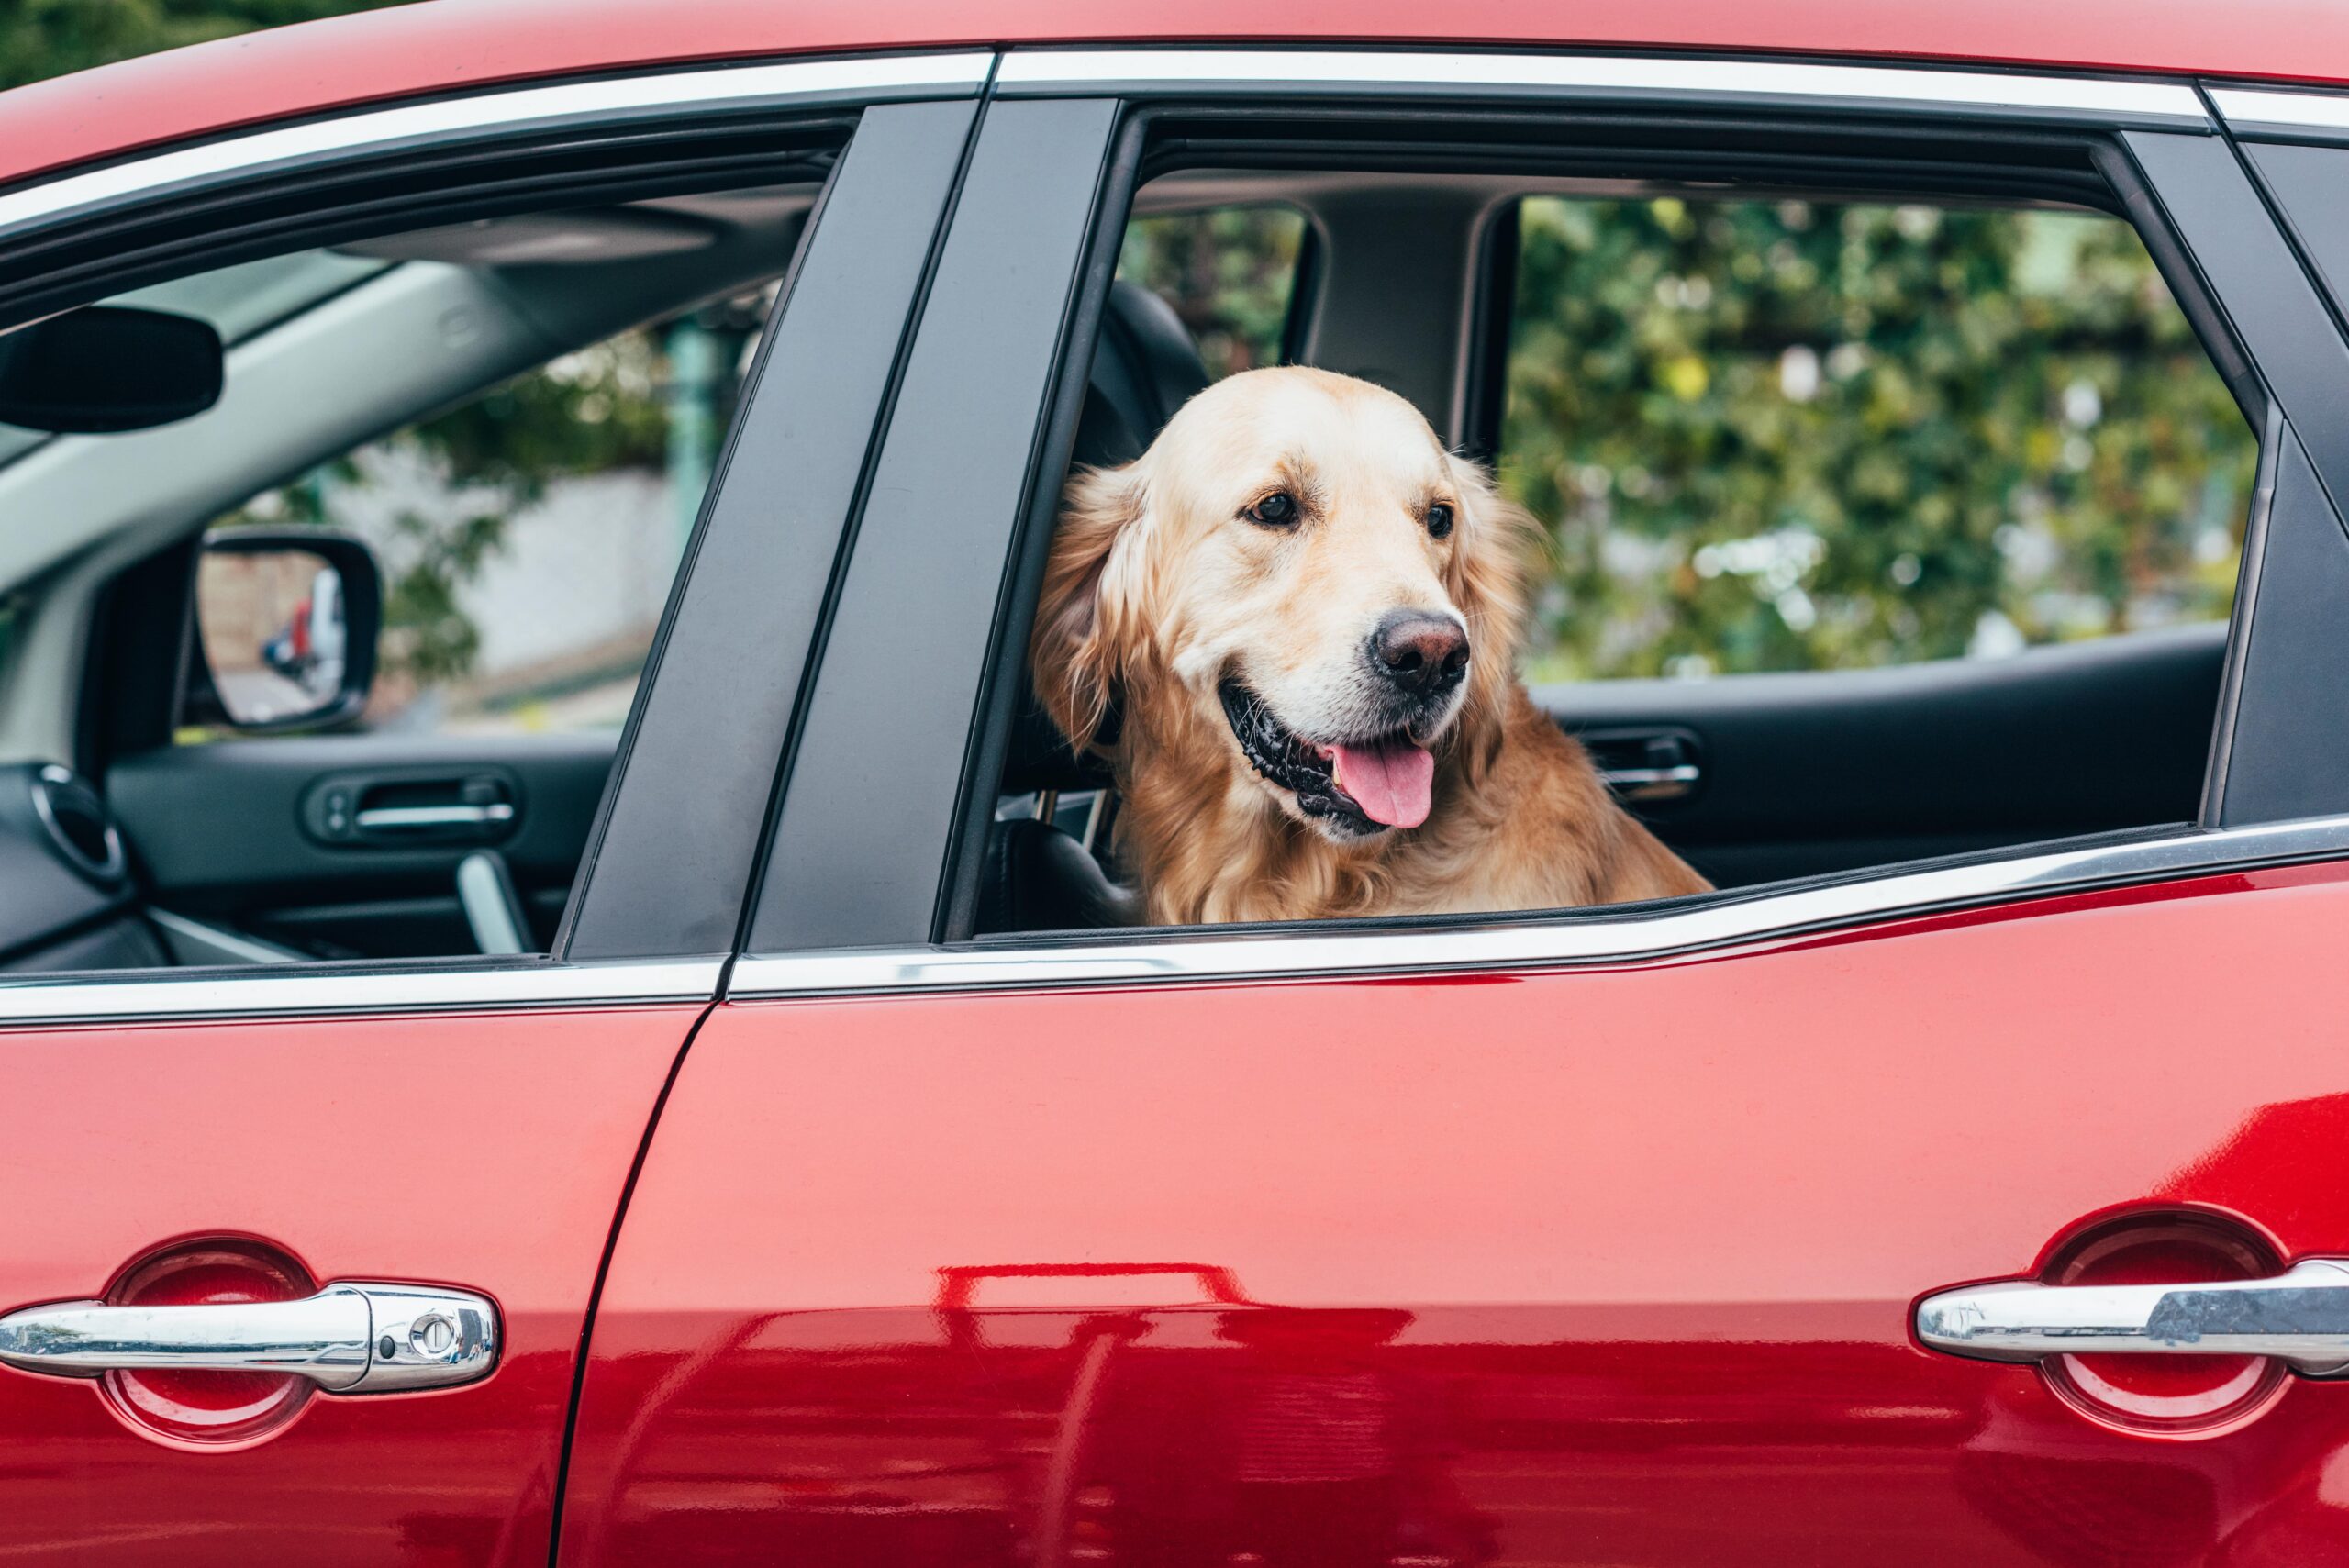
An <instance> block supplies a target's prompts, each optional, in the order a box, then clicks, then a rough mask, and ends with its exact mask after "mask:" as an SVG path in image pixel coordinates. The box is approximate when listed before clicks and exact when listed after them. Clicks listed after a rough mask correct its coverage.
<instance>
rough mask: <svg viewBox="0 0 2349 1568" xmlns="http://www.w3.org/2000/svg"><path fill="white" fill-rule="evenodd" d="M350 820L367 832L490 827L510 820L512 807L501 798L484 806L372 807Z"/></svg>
mask: <svg viewBox="0 0 2349 1568" xmlns="http://www.w3.org/2000/svg"><path fill="white" fill-rule="evenodd" d="M352 820H353V821H355V822H356V823H358V825H359V828H360V830H361V831H362V832H368V833H380V832H383V831H384V830H385V829H386V828H390V829H394V830H396V829H399V828H492V827H495V826H496V825H497V824H499V823H501V822H511V821H513V820H514V807H513V806H511V805H509V804H507V802H505V801H502V800H499V801H492V802H491V803H490V804H488V805H486V806H370V807H368V808H367V809H366V810H364V811H362V812H361V813H360V814H359V815H358V816H357V817H354V818H352Z"/></svg>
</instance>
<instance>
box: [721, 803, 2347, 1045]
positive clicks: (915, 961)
mask: <svg viewBox="0 0 2349 1568" xmlns="http://www.w3.org/2000/svg"><path fill="white" fill-rule="evenodd" d="M2344 855H2349V817H2321V818H2316V819H2312V820H2310V821H2305V822H2288V823H2280V824H2276V825H2272V826H2265V827H2256V828H2229V829H2226V830H2224V831H2219V832H2199V831H2198V832H2182V833H2179V834H2177V835H2176V836H2175V837H2172V838H2164V839H2141V840H2136V841H2134V842H2132V843H2126V844H2114V845H2108V846H2104V847H2101V848H2095V849H2080V850H2069V851H2056V852H2053V853H2046V854H2037V855H2030V854H2026V855H2022V856H2019V857H2018V858H2016V859H2013V860H2006V861H1995V862H1985V863H1975V864H1968V865H1961V866H1947V867H1943V868H1941V869H1939V870H1929V871H1917V872H1909V873H1896V874H1892V875H1888V876H1879V877H1873V878H1868V879H1865V880H1863V881H1855V882H1844V883H1837V884H1833V885H1831V886H1826V887H1808V888H1798V889H1793V890H1790V891H1788V892H1786V893H1780V894H1764V895H1759V896H1753V897H1739V896H1736V895H1731V896H1728V897H1726V898H1723V899H1720V900H1717V901H1715V902H1711V903H1707V904H1702V905H1698V906H1696V907H1693V908H1664V909H1656V910H1653V911H1631V912H1627V913H1624V914H1622V915H1620V916H1614V917H1609V916H1604V915H1599V916H1591V915H1575V916H1571V917H1566V918H1563V919H1552V920H1548V921H1542V920H1524V921H1510V922H1506V923H1504V922H1498V921H1496V922H1494V923H1493V924H1490V925H1480V926H1445V927H1433V928H1429V929H1422V930H1416V931H1397V930H1392V929H1382V930H1365V931H1355V932H1347V931H1339V930H1330V929H1326V928H1323V929H1311V930H1290V931H1286V932H1280V931H1268V932H1259V933H1249V932H1246V931H1241V930H1232V931H1230V932H1229V934H1226V933H1214V934H1210V933H1208V932H1204V931H1203V932H1201V933H1200V934H1199V935H1197V936H1175V937H1158V938H1153V939H1147V940H1135V941H1129V942H1119V941H1108V942H1094V941H1078V942H1069V943H1065V944H1063V945H1060V946H1055V947H1041V946H1030V947H1015V946H1010V945H999V944H995V943H974V944H971V945H969V946H965V947H953V948H949V947H932V948H907V949H890V950H870V949H854V950H847V951H837V952H808V953H791V954H785V955H780V956H775V957H757V958H744V959H742V960H740V961H739V962H737V963H736V964H735V966H734V973H733V977H732V979H731V980H730V981H729V984H728V986H727V996H728V999H729V1000H735V999H739V998H742V997H751V996H796V995H826V994H832V993H839V992H889V991H933V990H970V989H980V988H989V987H1020V988H1026V987H1064V986H1092V985H1122V984H1132V983H1135V982H1139V981H1153V980H1236V979H1264V978H1306V977H1329V976H1346V975H1356V974H1370V973H1381V974H1397V973H1420V972H1430V971H1443V970H1464V969H1476V970H1492V969H1508V970H1516V969H1537V968H1550V967H1557V966H1561V965H1570V964H1604V963H1620V962H1635V961H1642V960H1653V959H1663V958H1673V957H1677V956H1679V955H1682V954H1688V953H1697V952H1702V951H1709V950H1712V949H1719V948H1724V947H1732V946H1736V945H1739V944H1742V943H1746V942H1753V941H1758V940H1776V939H1781V938H1786V937H1791V936H1796V935H1799V934H1802V933H1806V932H1811V931H1820V930H1826V929H1834V928H1838V927H1845V926H1854V925H1863V924H1866V923H1869V922H1873V921H1878V920H1886V919H1892V918H1896V917H1904V916H1911V915H1919V914H1930V913H1933V912H1936V911H1940V910H1945V909H1952V908H1963V907H1969V906H1978V905H1985V904H1997V903H2002V902H2008V901H2012V900H2017V899H2023V898H2031V897H2037V896H2043V895H2047V894H2052V893H2059V892H2065V891H2070V890H2074V889H2079V888H2086V887H2095V886H2107V885H2112V884H2125V883H2138V882H2153V881H2160V880H2164V879H2167V878H2172V877H2188V876H2196V875H2201V874H2204V873H2210V872H2216V871H2223V870H2234V869H2240V868H2242V867H2245V866H2253V865H2262V864H2273V863H2277V862H2288V861H2305V860H2323V859H2330V858H2335V857H2341V856H2344Z"/></svg>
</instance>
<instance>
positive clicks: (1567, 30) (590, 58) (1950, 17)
mask: <svg viewBox="0 0 2349 1568" xmlns="http://www.w3.org/2000/svg"><path fill="white" fill-rule="evenodd" d="M1177 41H1193V42H1200V41H1230V42H1260V43H1275V42H1277V43H1287V42H1300V41H1327V42H1343V43H1390V44H1401V43H1412V44H1434V45H1440V46H1445V47H1454V46H1461V45H1474V44H1486V45H1498V46H1527V45H1538V46H1556V47H1562V48H1597V49H1655V50H1766V51H1771V52H1777V53H1799V54H1842V55H1881V56H1905V57H1909V58H1913V59H1920V60H1940V61H1987V62H2003V63H2010V64H2021V65H2035V66H2051V67H2070V68H2081V69H2092V70H2104V71H2123V72H2196V73H2201V74H2210V75H2221V76H2241V77H2271V78H2279V79H2288V80H2298V81H2338V80H2343V79H2349V7H2343V6H2339V5H2337V4H2334V3H2333V0H2226V3H2224V4H2213V3H2212V0H2073V3H2072V4H2068V5H2064V6H2047V5H2043V4H2040V3H2038V0H1976V3H1975V4H1972V5H1965V6H1926V5H1887V4H1885V3H1884V0H1778V3H1777V4H1774V5H1768V6H1757V5H1753V4H1749V3H1747V0H1681V3H1679V4H1675V5H1658V4H1656V3H1655V0H1582V3H1580V4H1576V5H1574V6H1560V5H1557V4H1555V3H1553V0H1470V3H1469V4H1466V5H1464V6H1452V7H1447V8H1445V9H1443V10H1442V12H1440V13H1439V12H1437V11H1432V10H1431V9H1430V8H1429V7H1428V6H1425V5H1423V4H1413V3H1410V0H1311V3H1308V4H1293V5H1287V6H1264V5H1260V4H1252V3H1250V0H1182V3H1181V4H1172V3H1168V0H1157V3H1155V4H1149V5H1123V6H1102V5H1099V4H1096V3H1092V0H1000V3H999V4H996V5H991V6H974V5H973V4H971V3H970V0H878V3H874V4H864V3H862V0H802V3H800V4H796V5H791V6H779V5H776V4H774V0H672V3H669V4H662V5H646V4H644V3H643V0H438V3H436V4H429V5H408V6H395V7H392V8H390V9H387V10H382V11H373V12H364V13H362V14H359V15H356V16H351V17H335V18H332V19H330V20H327V21H321V22H312V23H307V24H305V25H303V26H300V27H293V28H277V29H274V30H272V31H267V32H261V33H254V34H250V35H246V36H243V37H239V38H233V39H223V40H220V41H218V42H214V43H208V44H202V45H198V46H196V47H195V48H191V49H183V50H173V51H171V52H169V53H166V54H158V55H151V56H149V57H147V58H144V59H140V60H133V61H126V62H123V63H121V64H117V65H110V66H106V67H105V68H103V69H101V70H97V71H91V72H81V73H80V74H77V75H73V76H68V77H61V78H59V79H56V80H53V81H50V82H43V83H35V84H33V85H31V86H28V87H21V88H18V89H17V90H16V91H14V92H11V93H7V94H6V95H0V183H6V182H9V181H14V180H18V179H23V178H25V177H27V176H29V175H32V174H36V173H39V172H44V171H47V170H52V169H56V168H58V167H60V166H61V165H65V164H70V163H77V162H81V161H86V160H90V159H99V158H110V157H114V156H117V155H118V154H120V153H123V152H126V151H128V150H132V149H135V148H139V147H144V146H150V145H153V144H155V143H159V142H167V141H178V140H183V139H188V138H192V137H200V136H206V135H210V134H213V133H216V132H218V131H222V130H226V129H229V128H234V127H238V126H245V125H251V124H254V123H256V122H259V121H262V120H271V119H281V118H285V117H294V116H300V115H307V114H317V113H320V112H323V111H327V110H331V109H339V108H345V107H348V106H351V105H354V104H363V103H370V102H374V101H378V100H382V99H389V98H399V97H407V96H413V95H426V94H435V93H446V92H450V91H453V90H457V89H462V88H467V87H478V86H484V85H487V84H490V83H499V82H512V81H518V80H521V79H524V78H529V77H539V76H556V75H571V74H580V73H587V72H605V71H615V70H620V69H625V68H628V67H631V66H647V65H668V64H677V63H682V62H685V61H722V60H736V59H745V58H751V57H754V56H761V55H780V54H800V53H816V52H821V51H828V50H833V51H837V50H899V49H941V48H953V47H964V46H991V45H996V44H1024V43H1080V42H1103V43H1158V42H1177Z"/></svg>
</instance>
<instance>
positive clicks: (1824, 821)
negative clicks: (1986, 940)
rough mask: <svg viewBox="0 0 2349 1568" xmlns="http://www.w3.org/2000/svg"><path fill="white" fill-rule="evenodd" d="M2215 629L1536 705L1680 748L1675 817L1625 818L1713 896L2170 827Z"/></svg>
mask: <svg viewBox="0 0 2349 1568" xmlns="http://www.w3.org/2000/svg"><path fill="white" fill-rule="evenodd" d="M2225 653H2226V628H2225V627H2223V626H2217V625H2213V626H2204V627H2192V628H2186V629H2183V630H2178V631H2165V632H2154V633H2140V634H2136V635H2132V636H2124V637H2115V638H2109V639H2104V640H2101V641H2098V642H2089V643H2082V644H2077V645H2075V646H2070V647H2059V648H2052V649H2039V650H2033V651H2030V652H2027V653H2021V654H2018V655H2016V656H2014V657H2012V658H2007V659H1994V660H1952V661H1946V662H1936V663H1929V664H1910V665H1904V666H1901V667H1898V668H1895V669H1888V670H1867V671H1854V672H1843V673H1820V674H1789V675H1733V676H1727V677H1722V678H1720V679H1716V680H1710V681H1597V682H1586V683H1582V684H1573V685H1558V686H1546V687H1542V688H1540V689H1538V690H1537V691H1536V692H1535V694H1534V695H1535V697H1536V699H1537V700H1539V701H1540V702H1542V704H1543V705H1544V706H1547V707H1548V708H1549V709H1550V711H1551V712H1552V713H1553V714H1555V715H1556V716H1557V717H1558V719H1559V722H1560V723H1561V724H1563V725H1564V727H1565V728H1567V729H1568V730H1569V731H1573V732H1576V733H1581V734H1584V735H1586V736H1590V737H1594V738H1598V739H1600V740H1603V741H1604V745H1602V746H1595V747H1594V751H1596V752H1597V753H1598V760H1599V762H1600V763H1601V765H1602V766H1607V767H1609V768H1610V769H1614V768H1615V767H1616V766H1617V764H1619V763H1620V762H1628V761H1630V759H1629V758H1628V757H1627V756H1626V755H1625V754H1624V751H1623V747H1624V744H1625V742H1626V741H1627V740H1631V739H1633V738H1636V737H1639V736H1642V735H1657V734H1666V733H1678V734H1681V735H1686V736H1687V737H1689V738H1691V739H1692V740H1694V742H1695V744H1694V747H1693V748H1692V751H1691V755H1692V761H1691V762H1690V763H1689V765H1691V766H1695V767H1697V768H1698V770H1699V771H1698V777H1697V778H1696V779H1694V780H1693V781H1690V785H1689V788H1690V793H1689V794H1688V795H1686V796H1685V797H1683V798H1679V799H1669V800H1660V801H1655V802H1653V803H1646V802H1642V801H1641V800H1640V799H1638V798H1637V797H1636V795H1631V793H1630V792H1625V793H1626V794H1627V801H1626V803H1627V804H1628V805H1629V806H1631V809H1632V810H1633V811H1634V812H1636V813H1637V814H1639V815H1640V816H1641V817H1642V818H1643V819H1644V820H1645V821H1647V822H1648V823H1649V825H1650V826H1651V827H1653V828H1654V829H1655V830H1656V832H1657V833H1658V834H1659V835H1661V836H1662V837H1663V838H1664V840H1666V841H1667V842H1668V843H1670V844H1671V845H1672V847H1673V848H1674V849H1675V850H1677V851H1680V852H1681V853H1682V854H1683V855H1684V856H1686V857H1687V859H1688V860H1689V861H1690V862H1692V863H1693V864H1694V865H1696V867H1697V868H1698V870H1699V871H1701V872H1703V873H1705V874H1706V875H1707V876H1709V877H1710V878H1711V879H1712V880H1713V881H1714V882H1715V883H1716V884H1719V885H1721V886H1724V887H1733V886H1742V885H1746V884H1753V883H1759V882H1771V881H1776V880H1777V879H1779V878H1781V877H1790V876H1807V875H1812V874H1816V873H1827V872H1840V871H1849V870H1853V869H1855V868H1858V867H1862V866H1872V865H1885V864H1888V863H1891V862H1898V861H1909V860H1919V859H1922V858H1925V857H1927V856H1931V855H1942V854H1954V853H1959V852H1963V851H1972V850H1983V849H1990V848H1993V847H1996V846H1998V845H2004V844H2024V843H2031V842H2033V841H2036V840H2049V839H2061V838H2067V837H2070V836H2073V835H2076V834H2086V833H2101V832H2108V831H2111V830H2114V829H2118V828H2140V827H2147V826H2151V825H2153V824H2156V823H2171V822H2189V821H2192V820H2194V819H2195V817H2196V816H2197V815H2198V813H2199V808H2200V806H2201V795H2202V783H2203V773H2204V769H2205V767H2206V765H2207V762H2208V757H2209V753H2210V731H2211V726H2212V721H2213V718H2214V717H2215V715H2216V713H2217V708H2218V700H2219V677H2220V667H2221V663H2222V662H2223V660H2224V658H2225Z"/></svg>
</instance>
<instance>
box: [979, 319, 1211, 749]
mask: <svg viewBox="0 0 2349 1568" xmlns="http://www.w3.org/2000/svg"><path fill="white" fill-rule="evenodd" d="M1207 384H1208V370H1207V366H1206V365H1205V364H1204V363H1202V362H1201V361H1200V359H1199V350H1198V345H1197V344H1196V343H1194V342H1192V341H1191V333H1190V329H1189V328H1186V327H1185V326H1184V325H1183V318H1182V317H1179V316H1177V315H1175V307H1174V306H1171V305H1168V304H1167V303H1166V302H1165V301H1164V300H1163V299H1161V298H1159V297H1158V295H1154V294H1152V293H1151V292H1150V291H1149V290H1148V289H1146V288H1143V287H1141V285H1139V284H1130V283H1115V284H1110V285H1109V298H1108V304H1107V306H1105V308H1104V309H1103V311H1102V313H1101V340H1100V343H1099V345H1098V346H1097V347H1096V348H1095V350H1093V373H1092V375H1091V376H1090V377H1089V378H1087V381H1086V384H1085V410H1084V412H1083V413H1082V414H1081V415H1080V416H1079V417H1078V418H1077V425H1076V444H1075V450H1074V454H1073V460H1074V462H1076V463H1079V464H1082V465H1085V466H1087V467H1092V468H1113V467H1115V466H1117V465H1118V464H1119V463H1122V462H1132V461H1133V460H1134V459H1136V458H1138V457H1140V456H1141V454H1142V453H1143V452H1144V451H1145V450H1148V449H1149V446H1150V443H1151V442H1152V441H1154V440H1156V439H1158V432H1159V431H1160V430H1162V429H1163V428H1165V427H1166V421H1167V420H1169V419H1172V418H1173V417H1175V410H1176V409H1177V408H1180V407H1182V406H1183V405H1184V404H1185V403H1186V402H1188V401H1189V400H1190V398H1191V396H1192V395H1193V394H1195V393H1197V392H1199V391H1201V390H1202V389H1204V388H1205V387H1206V386H1207ZM1107 782H1108V773H1107V771H1106V770H1104V769H1103V768H1101V767H1100V766H1099V765H1098V764H1097V763H1095V762H1091V761H1089V760H1084V759H1079V758H1077V757H1076V756H1074V755H1073V754H1072V753H1071V752H1070V751H1069V749H1068V742H1067V740H1064V739H1063V737H1062V735H1061V732H1060V730H1059V728H1057V727H1055V726H1054V725H1053V723H1052V718H1051V717H1050V716H1049V715H1047V714H1046V713H1045V712H1044V710H1043V707H1042V705H1041V704H1040V703H1038V702H1037V701H1036V698H1035V694H1034V692H1033V691H1032V690H1031V689H1030V686H1029V684H1028V681H1027V679H1026V678H1025V673H1024V672H1023V675H1022V679H1021V681H1020V691H1019V713H1018V715H1017V717H1015V718H1014V720H1013V724H1012V731H1011V747H1010V750H1009V752H1008V755H1007V756H1006V758H1005V760H1004V765H1003V793H1004V794H1006V795H1019V794H1022V793H1024V792H1026V791H1028V790H1031V789H1093V788H1097V787H1098V786H1099V785H1101V784H1105V783H1107Z"/></svg>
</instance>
